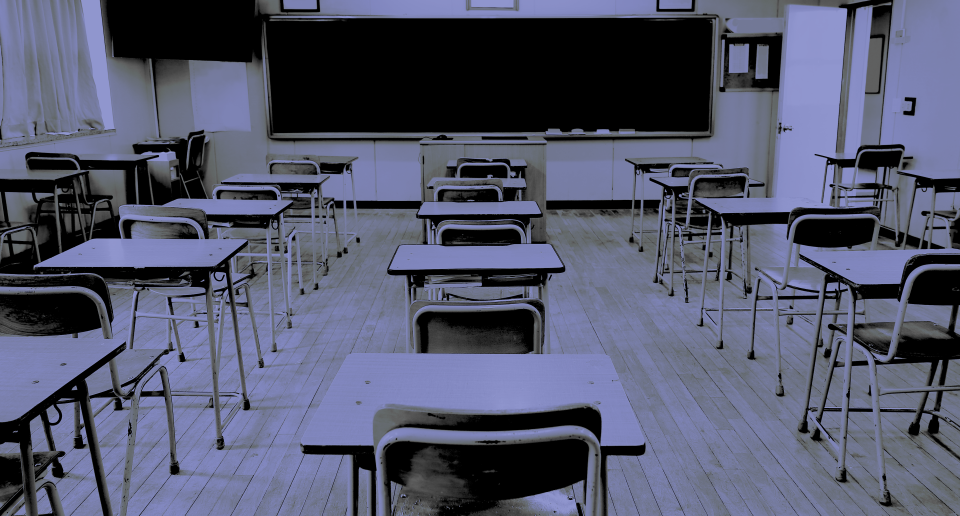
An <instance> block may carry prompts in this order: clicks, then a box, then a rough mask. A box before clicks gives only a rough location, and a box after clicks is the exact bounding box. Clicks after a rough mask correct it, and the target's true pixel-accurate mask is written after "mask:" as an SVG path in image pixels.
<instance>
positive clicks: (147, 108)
mask: <svg viewBox="0 0 960 516" xmlns="http://www.w3.org/2000/svg"><path fill="white" fill-rule="evenodd" d="M102 10H103V11H105V10H106V9H105V8H104V9H102ZM104 26H106V18H105V16H104ZM104 40H105V43H106V48H107V51H108V52H109V49H110V48H111V47H110V38H109V34H107V29H106V28H105V31H104ZM107 71H108V73H109V79H110V94H111V97H112V102H111V107H112V109H113V120H114V125H115V127H116V133H115V134H102V135H95V136H86V137H79V138H71V139H67V140H60V141H54V142H49V143H42V144H35V145H18V146H15V147H5V148H0V169H3V168H19V169H22V168H25V167H26V164H25V161H24V156H25V155H26V154H27V153H28V152H65V153H72V154H83V153H130V152H133V148H132V147H131V146H132V145H133V144H134V143H137V142H140V141H143V140H145V139H146V138H150V137H153V136H156V134H154V133H155V127H156V112H155V111H154V107H153V98H152V97H153V93H152V92H151V85H150V70H149V68H148V67H147V65H146V61H145V60H143V59H116V58H113V57H109V55H108V57H107ZM90 183H91V186H92V188H93V189H94V190H95V191H97V192H102V193H111V194H113V195H114V196H115V201H116V202H115V203H114V206H115V207H116V206H118V205H119V204H123V203H124V202H125V200H126V199H125V197H126V193H125V192H124V186H123V185H124V183H123V172H121V171H109V170H101V171H96V172H93V173H91V175H90ZM7 201H8V203H9V209H10V217H11V219H12V220H33V213H34V212H35V209H36V204H34V202H33V200H32V198H31V196H30V194H29V193H10V194H7ZM51 219H52V217H50V218H48V219H45V220H46V226H45V227H41V232H40V239H41V241H42V242H45V241H46V240H48V238H49V232H48V231H47V229H46V228H47V227H49V228H51V229H52V228H53V226H52V220H51ZM3 252H6V250H5V248H4V250H3Z"/></svg>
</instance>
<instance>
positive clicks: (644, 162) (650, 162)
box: [626, 156, 713, 173]
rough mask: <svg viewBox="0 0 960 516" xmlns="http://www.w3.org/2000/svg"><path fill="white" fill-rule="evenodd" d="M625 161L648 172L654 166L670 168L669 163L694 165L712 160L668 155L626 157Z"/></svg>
mask: <svg viewBox="0 0 960 516" xmlns="http://www.w3.org/2000/svg"><path fill="white" fill-rule="evenodd" d="M626 161H627V163H630V164H631V165H633V166H634V167H636V168H639V169H640V170H641V171H643V172H645V173H649V172H650V169H654V168H670V165H694V164H697V163H704V164H706V163H713V162H712V161H707V160H705V159H703V158H698V157H695V156H687V157H668V158H627V159H626Z"/></svg>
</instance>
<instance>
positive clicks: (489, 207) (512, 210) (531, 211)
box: [417, 201, 543, 244]
mask: <svg viewBox="0 0 960 516" xmlns="http://www.w3.org/2000/svg"><path fill="white" fill-rule="evenodd" d="M539 217H543V212H542V211H540V206H539V205H538V204H537V203H536V202H534V201H503V202H433V201H429V202H425V203H423V204H421V205H420V210H419V211H417V218H418V219H425V220H427V221H428V225H429V227H428V228H427V243H428V244H434V243H436V241H437V235H436V230H437V224H439V223H441V222H443V221H445V220H491V219H516V220H519V221H520V222H521V223H522V224H523V226H524V228H525V229H526V233H527V242H528V243H529V242H530V219H532V218H539Z"/></svg>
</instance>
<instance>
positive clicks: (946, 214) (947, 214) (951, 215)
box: [920, 210, 957, 220]
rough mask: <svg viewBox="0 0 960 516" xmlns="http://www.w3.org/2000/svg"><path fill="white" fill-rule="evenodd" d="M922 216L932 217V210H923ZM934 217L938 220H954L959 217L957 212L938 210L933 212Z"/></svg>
mask: <svg viewBox="0 0 960 516" xmlns="http://www.w3.org/2000/svg"><path fill="white" fill-rule="evenodd" d="M920 215H921V216H923V217H928V216H929V215H930V210H923V211H921V212H920ZM933 216H934V217H936V218H938V219H947V220H953V219H955V218H956V217H957V210H937V211H934V212H933Z"/></svg>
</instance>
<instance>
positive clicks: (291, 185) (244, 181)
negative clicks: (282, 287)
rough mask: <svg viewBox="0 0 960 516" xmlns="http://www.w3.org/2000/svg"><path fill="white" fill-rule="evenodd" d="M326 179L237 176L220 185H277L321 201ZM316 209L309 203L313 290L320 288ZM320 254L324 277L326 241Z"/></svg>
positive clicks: (287, 190)
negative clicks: (318, 279)
mask: <svg viewBox="0 0 960 516" xmlns="http://www.w3.org/2000/svg"><path fill="white" fill-rule="evenodd" d="M328 179H330V176H321V175H312V174H237V175H235V176H231V177H229V178H227V179H224V180H223V181H221V183H223V184H225V185H278V186H280V190H282V191H285V192H289V191H292V190H299V191H301V192H305V193H309V194H310V195H311V196H314V195H315V196H316V198H318V199H322V198H323V183H325V182H326V181H327V180H328ZM316 209H317V208H316V205H315V203H310V248H311V252H312V253H313V254H312V255H311V256H312V257H313V262H312V263H313V290H318V289H319V288H320V283H318V282H317V264H318V263H320V262H317V244H316V242H317V223H316V221H317V217H316ZM344 213H346V210H344ZM344 230H346V227H344ZM324 233H326V229H324ZM324 236H326V235H324ZM321 254H322V255H323V256H322V258H323V262H322V266H323V275H324V276H326V275H327V272H328V271H329V267H328V266H329V263H330V262H329V261H328V259H327V245H326V241H324V243H323V249H322V251H321Z"/></svg>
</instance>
